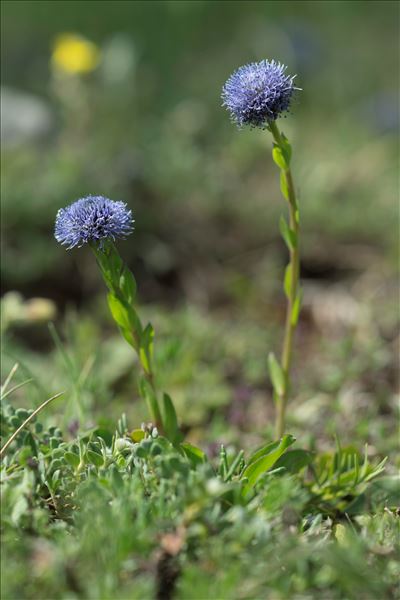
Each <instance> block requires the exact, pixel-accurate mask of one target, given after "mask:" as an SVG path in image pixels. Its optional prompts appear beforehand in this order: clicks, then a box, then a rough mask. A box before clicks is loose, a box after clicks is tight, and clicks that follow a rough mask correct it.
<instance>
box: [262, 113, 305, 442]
mask: <svg viewBox="0 0 400 600" xmlns="http://www.w3.org/2000/svg"><path fill="white" fill-rule="evenodd" d="M269 128H270V130H271V133H272V135H273V137H274V140H275V143H276V144H277V145H278V146H279V147H280V148H281V149H282V150H283V151H284V149H285V140H284V138H283V137H282V135H281V133H280V131H279V129H278V127H277V125H276V122H275V121H271V122H270V123H269ZM282 173H283V177H284V179H285V182H286V188H287V195H288V198H287V200H288V206H289V227H290V229H291V230H292V231H293V232H294V234H295V240H296V243H295V244H294V245H293V246H292V247H291V248H290V249H289V254H290V261H289V269H290V286H289V290H288V298H287V307H286V321H285V333H284V338H283V348H282V355H281V367H282V371H283V374H284V378H285V385H284V389H283V391H282V393H280V394H279V395H278V397H277V415H276V435H277V437H278V438H280V437H282V435H283V434H284V432H285V416H286V407H287V402H288V395H289V389H290V365H291V358H292V347H293V334H294V331H295V329H296V323H297V319H293V309H294V306H295V302H296V299H297V295H298V291H299V274H300V262H299V244H298V240H299V213H298V207H297V201H296V193H295V189H294V184H293V178H292V173H291V170H290V165H289V161H287V165H286V167H285V168H283V169H282Z"/></svg>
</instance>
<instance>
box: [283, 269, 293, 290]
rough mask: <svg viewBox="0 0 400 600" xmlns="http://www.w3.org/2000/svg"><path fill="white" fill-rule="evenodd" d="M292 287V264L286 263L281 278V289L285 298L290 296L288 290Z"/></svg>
mask: <svg viewBox="0 0 400 600" xmlns="http://www.w3.org/2000/svg"><path fill="white" fill-rule="evenodd" d="M291 287H292V265H290V264H289V265H287V267H286V269H285V275H284V278H283V289H284V292H285V294H286V297H287V298H290V290H291Z"/></svg>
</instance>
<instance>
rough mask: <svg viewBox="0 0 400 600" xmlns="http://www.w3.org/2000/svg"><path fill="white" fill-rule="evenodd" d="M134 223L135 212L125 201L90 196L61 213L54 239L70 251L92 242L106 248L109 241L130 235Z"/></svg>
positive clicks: (62, 209) (60, 211)
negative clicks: (133, 215) (105, 245)
mask: <svg viewBox="0 0 400 600" xmlns="http://www.w3.org/2000/svg"><path fill="white" fill-rule="evenodd" d="M133 223H134V221H133V218H132V212H131V211H130V210H129V209H128V207H127V205H126V204H125V203H124V202H114V201H113V200H109V199H108V198H104V197H103V196H87V197H86V198H81V199H80V200H77V201H76V202H74V203H73V204H70V205H69V206H67V207H66V208H61V209H60V210H59V211H58V213H57V217H56V225H55V231H54V236H55V238H56V240H57V241H58V242H60V244H64V245H65V246H68V248H67V249H68V250H70V249H71V248H74V247H75V246H78V247H80V246H82V245H83V244H86V243H88V242H98V243H99V246H102V245H103V244H104V242H105V241H106V240H107V239H111V240H115V239H116V238H124V237H126V236H127V235H129V234H130V233H131V232H132V230H133Z"/></svg>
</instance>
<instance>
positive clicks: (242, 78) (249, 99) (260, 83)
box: [222, 60, 299, 128]
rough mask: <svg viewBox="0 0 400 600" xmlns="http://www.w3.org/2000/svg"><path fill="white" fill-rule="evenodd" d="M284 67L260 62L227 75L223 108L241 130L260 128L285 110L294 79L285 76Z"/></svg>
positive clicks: (290, 97) (291, 92) (275, 63)
mask: <svg viewBox="0 0 400 600" xmlns="http://www.w3.org/2000/svg"><path fill="white" fill-rule="evenodd" d="M285 71H286V67H285V66H284V65H282V64H281V63H279V62H275V61H274V60H271V61H268V60H262V61H261V62H257V63H250V64H249V65H244V66H243V67H240V68H239V69H237V71H235V72H234V73H233V75H231V76H230V77H229V79H228V81H227V82H226V83H225V85H224V87H223V90H222V100H223V104H222V105H223V106H226V108H227V109H228V110H229V112H230V113H231V116H232V119H233V120H234V121H235V122H236V123H237V124H238V125H239V127H242V126H243V125H250V126H252V127H261V128H264V127H265V126H266V125H267V124H268V121H275V120H276V119H277V118H278V117H279V115H280V114H281V113H283V112H285V111H287V110H288V108H289V105H290V101H291V99H292V96H293V92H294V91H295V90H296V89H299V88H296V87H295V86H294V83H293V80H294V76H293V77H291V76H290V75H286V74H285Z"/></svg>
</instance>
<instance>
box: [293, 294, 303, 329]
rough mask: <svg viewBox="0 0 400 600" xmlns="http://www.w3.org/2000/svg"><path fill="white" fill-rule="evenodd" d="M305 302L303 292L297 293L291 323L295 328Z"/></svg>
mask: <svg viewBox="0 0 400 600" xmlns="http://www.w3.org/2000/svg"><path fill="white" fill-rule="evenodd" d="M302 300H303V290H301V289H300V290H299V291H298V292H297V296H296V299H295V301H294V304H293V308H292V314H291V323H292V325H293V326H295V325H297V321H298V320H299V315H300V309H301V303H302Z"/></svg>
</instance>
